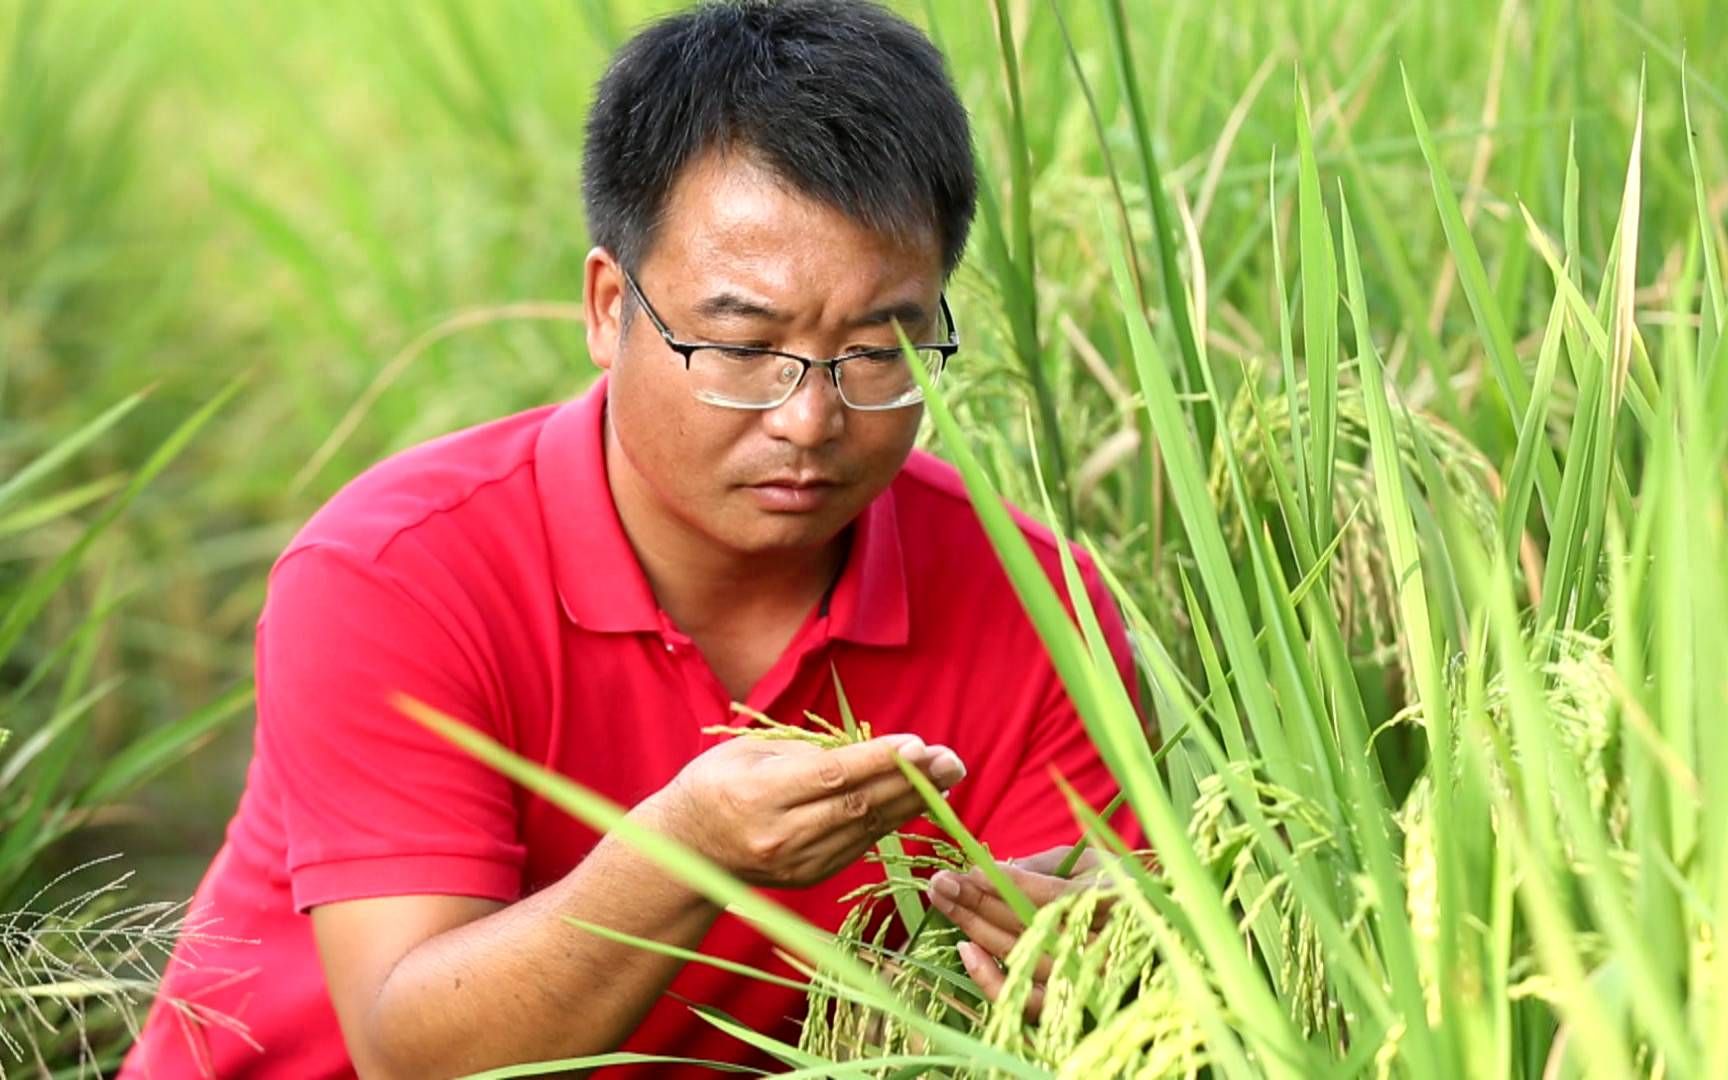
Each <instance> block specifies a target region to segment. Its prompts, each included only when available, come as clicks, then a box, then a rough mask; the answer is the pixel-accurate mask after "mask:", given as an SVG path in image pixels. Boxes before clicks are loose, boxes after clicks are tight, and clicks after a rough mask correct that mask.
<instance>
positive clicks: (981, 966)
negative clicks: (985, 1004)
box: [955, 941, 1007, 1002]
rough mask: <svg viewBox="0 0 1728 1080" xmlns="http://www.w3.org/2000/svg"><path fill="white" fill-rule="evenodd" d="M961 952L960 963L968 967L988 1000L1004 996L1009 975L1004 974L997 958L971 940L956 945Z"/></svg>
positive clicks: (968, 970)
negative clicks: (1003, 992) (1003, 990)
mask: <svg viewBox="0 0 1728 1080" xmlns="http://www.w3.org/2000/svg"><path fill="white" fill-rule="evenodd" d="M955 951H956V952H958V953H959V954H960V965H961V966H962V967H964V968H965V969H966V974H968V975H970V976H971V977H972V981H973V982H975V983H977V984H978V989H979V990H981V991H982V992H983V994H984V998H985V1000H987V1001H992V1002H993V1001H995V1000H996V999H997V998H999V997H1001V996H1002V984H1003V982H1005V981H1006V979H1007V977H1006V976H1005V975H1003V973H1002V969H1001V967H999V966H998V965H997V963H996V958H995V957H993V956H991V955H990V954H989V953H987V952H985V951H984V950H983V949H980V948H979V947H978V946H977V945H974V944H973V943H972V942H970V941H962V942H961V943H960V944H959V945H957V946H955Z"/></svg>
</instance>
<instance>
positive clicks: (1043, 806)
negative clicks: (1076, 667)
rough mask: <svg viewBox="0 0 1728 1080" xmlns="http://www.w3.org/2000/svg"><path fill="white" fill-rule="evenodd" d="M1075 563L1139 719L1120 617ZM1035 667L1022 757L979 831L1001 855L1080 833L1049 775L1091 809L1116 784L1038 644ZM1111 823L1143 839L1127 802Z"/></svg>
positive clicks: (1134, 842) (1137, 842) (1104, 801)
mask: <svg viewBox="0 0 1728 1080" xmlns="http://www.w3.org/2000/svg"><path fill="white" fill-rule="evenodd" d="M1080 565H1081V571H1082V575H1083V578H1084V580H1085V581H1086V591H1087V596H1088V598H1089V599H1090V601H1091V604H1092V610H1093V611H1094V612H1096V613H1097V616H1098V624H1099V628H1100V629H1101V630H1103V632H1104V640H1105V641H1106V642H1107V643H1108V644H1109V646H1110V653H1111V656H1112V657H1113V658H1114V659H1115V661H1116V670H1117V671H1118V672H1119V673H1120V674H1121V676H1122V679H1123V682H1124V685H1126V687H1127V688H1128V692H1129V695H1130V697H1131V699H1132V700H1133V701H1134V705H1135V709H1136V711H1137V712H1140V713H1141V715H1142V718H1143V717H1144V713H1143V711H1142V710H1141V705H1140V695H1139V690H1138V679H1137V678H1136V675H1135V666H1134V659H1133V654H1132V651H1131V649H1130V647H1129V643H1128V634H1127V631H1126V630H1125V629H1124V627H1123V624H1122V616H1121V614H1120V613H1119V612H1118V610H1117V608H1116V603H1115V600H1114V599H1113V598H1112V597H1111V596H1110V592H1109V590H1108V589H1107V588H1105V587H1104V585H1103V583H1102V581H1101V580H1100V579H1099V577H1098V574H1097V571H1096V570H1095V569H1094V568H1093V567H1092V566H1091V563H1090V561H1089V560H1086V559H1085V558H1084V556H1081V563H1080ZM1037 671H1038V672H1039V677H1040V678H1041V679H1042V680H1043V681H1044V683H1045V686H1044V689H1043V692H1042V693H1041V694H1040V695H1039V698H1040V699H1041V701H1042V705H1041V707H1040V708H1039V710H1038V715H1036V716H1035V717H1033V718H1032V721H1031V725H1030V728H1029V730H1030V733H1031V734H1030V737H1029V738H1028V739H1027V742H1026V748H1025V756H1024V757H1023V758H1022V759H1021V761H1020V765H1019V767H1018V768H1017V769H1016V770H1015V773H1014V779H1013V780H1012V782H1011V784H1010V786H1009V788H1008V790H1007V791H1006V792H1004V793H1003V796H1002V798H1001V799H1000V801H999V802H997V804H996V806H997V809H996V811H995V812H994V813H993V814H992V815H991V816H990V818H989V820H988V821H986V822H985V824H984V827H983V829H982V830H981V837H980V838H981V839H982V840H984V842H985V843H987V844H988V845H989V847H990V850H991V851H993V852H996V853H997V854H998V855H1000V856H1009V857H1012V856H1022V855H1034V854H1037V853H1038V852H1040V851H1044V850H1047V849H1049V848H1052V847H1056V846H1058V845H1060V844H1072V843H1074V842H1075V841H1076V840H1077V839H1078V838H1079V836H1080V834H1081V832H1082V829H1081V826H1080V823H1079V822H1078V821H1076V820H1075V818H1074V812H1073V809H1072V808H1071V807H1070V806H1069V805H1068V800H1067V797H1066V796H1064V795H1063V793H1062V789H1061V788H1060V787H1058V786H1057V785H1056V782H1055V780H1054V779H1052V774H1055V775H1059V776H1061V777H1062V779H1063V780H1064V781H1066V782H1067V783H1068V784H1069V785H1071V786H1072V787H1073V788H1074V790H1075V791H1076V792H1077V793H1078V794H1079V795H1080V796H1081V797H1082V798H1083V799H1085V801H1086V804H1087V805H1088V806H1090V807H1091V808H1092V809H1093V810H1095V811H1100V812H1101V811H1103V810H1104V808H1105V807H1107V806H1108V805H1109V803H1110V800H1112V799H1113V798H1115V797H1116V793H1117V791H1118V790H1119V787H1118V785H1117V783H1116V780H1115V778H1114V777H1113V776H1111V774H1110V769H1109V767H1108V766H1106V765H1105V764H1104V759H1103V757H1102V756H1101V755H1100V754H1099V753H1098V749H1097V747H1096V746H1095V745H1093V742H1092V737H1091V735H1090V734H1088V733H1087V731H1086V725H1085V722H1084V721H1082V720H1081V719H1080V714H1079V711H1078V710H1077V709H1075V707H1074V702H1073V700H1072V699H1071V698H1070V697H1069V696H1068V691H1067V688H1066V687H1064V686H1063V685H1062V680H1061V677H1060V676H1059V675H1057V673H1056V670H1055V665H1054V664H1053V663H1051V661H1050V658H1049V655H1048V653H1045V652H1043V651H1042V645H1040V655H1039V658H1038V665H1037ZM1110 825H1111V827H1112V828H1113V829H1115V830H1116V832H1117V834H1118V835H1119V836H1121V837H1122V839H1123V840H1124V841H1125V842H1126V843H1127V844H1129V845H1130V846H1131V847H1136V848H1137V847H1140V846H1141V845H1142V844H1144V842H1145V841H1144V835H1143V833H1142V831H1141V829H1140V825H1139V823H1138V821H1136V820H1135V818H1134V815H1133V813H1132V811H1131V810H1130V809H1129V808H1128V807H1127V806H1124V807H1122V808H1121V810H1120V811H1118V812H1117V814H1116V815H1115V816H1114V817H1112V818H1111V820H1110Z"/></svg>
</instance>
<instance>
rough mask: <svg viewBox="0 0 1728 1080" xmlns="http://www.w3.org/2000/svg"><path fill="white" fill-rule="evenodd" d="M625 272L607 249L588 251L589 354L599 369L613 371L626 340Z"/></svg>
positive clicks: (585, 270) (584, 295)
mask: <svg viewBox="0 0 1728 1080" xmlns="http://www.w3.org/2000/svg"><path fill="white" fill-rule="evenodd" d="M624 289H625V285H624V271H623V270H622V269H621V268H620V267H619V265H618V260H617V259H615V258H613V257H612V253H611V252H610V251H607V250H606V249H605V248H603V247H597V248H595V249H593V250H592V251H590V252H588V258H587V260H586V261H585V262H584V263H583V265H582V308H583V312H584V315H585V317H586V320H587V323H588V355H589V356H590V357H591V358H592V359H593V361H594V364H595V366H596V367H598V368H600V369H601V370H602V371H611V370H612V364H613V362H614V361H615V360H617V359H618V354H619V352H620V350H621V349H622V341H623V336H624V335H623V325H624V324H623V315H624Z"/></svg>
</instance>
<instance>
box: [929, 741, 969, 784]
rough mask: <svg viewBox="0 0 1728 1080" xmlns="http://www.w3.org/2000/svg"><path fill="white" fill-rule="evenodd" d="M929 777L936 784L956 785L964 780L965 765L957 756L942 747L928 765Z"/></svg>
mask: <svg viewBox="0 0 1728 1080" xmlns="http://www.w3.org/2000/svg"><path fill="white" fill-rule="evenodd" d="M930 775H931V776H932V777H934V778H935V779H936V781H937V782H938V783H942V784H958V783H959V782H960V781H962V780H964V779H966V763H965V762H963V761H961V760H960V755H959V754H956V753H955V752H954V751H952V750H949V749H948V748H946V747H943V748H942V751H941V753H939V754H937V755H936V757H935V760H934V761H932V762H931V764H930Z"/></svg>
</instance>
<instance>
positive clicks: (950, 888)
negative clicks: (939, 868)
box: [930, 872, 960, 900]
mask: <svg viewBox="0 0 1728 1080" xmlns="http://www.w3.org/2000/svg"><path fill="white" fill-rule="evenodd" d="M930 891H931V892H932V893H934V894H935V895H937V896H939V897H941V898H942V899H944V900H958V899H960V882H959V880H958V879H956V878H955V877H954V875H953V874H949V873H946V872H943V873H938V874H937V875H936V876H935V877H933V878H931V879H930Z"/></svg>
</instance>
